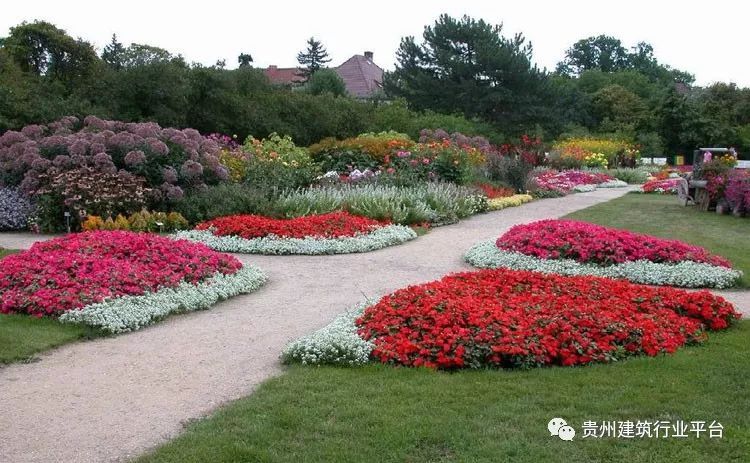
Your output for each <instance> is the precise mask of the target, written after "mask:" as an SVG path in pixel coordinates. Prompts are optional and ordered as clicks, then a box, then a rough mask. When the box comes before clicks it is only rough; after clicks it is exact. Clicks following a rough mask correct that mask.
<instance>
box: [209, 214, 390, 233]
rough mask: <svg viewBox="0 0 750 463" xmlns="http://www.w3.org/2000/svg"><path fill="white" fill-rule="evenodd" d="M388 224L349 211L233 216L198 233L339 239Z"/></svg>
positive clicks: (212, 221)
mask: <svg viewBox="0 0 750 463" xmlns="http://www.w3.org/2000/svg"><path fill="white" fill-rule="evenodd" d="M383 225H386V224H385V223H383V222H379V221H377V220H373V219H368V218H366V217H358V216H354V215H351V214H349V213H347V212H340V211H339V212H331V213H328V214H320V215H310V216H304V217H296V218H293V219H274V218H270V217H265V216H261V215H232V216H227V217H219V218H216V219H213V220H209V221H207V222H202V223H200V224H198V225H197V226H196V227H195V228H196V230H210V231H211V232H213V234H215V235H217V236H239V237H241V238H244V239H252V238H263V237H266V236H273V237H278V238H306V237H315V238H339V237H343V236H357V235H360V234H365V233H369V232H370V231H372V230H373V229H375V228H378V227H382V226H383Z"/></svg>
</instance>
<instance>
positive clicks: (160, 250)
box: [0, 231, 242, 316]
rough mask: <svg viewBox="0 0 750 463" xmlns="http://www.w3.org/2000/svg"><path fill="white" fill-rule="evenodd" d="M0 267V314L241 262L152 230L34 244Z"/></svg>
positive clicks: (35, 310)
mask: <svg viewBox="0 0 750 463" xmlns="http://www.w3.org/2000/svg"><path fill="white" fill-rule="evenodd" d="M2 263H3V265H2V268H0V296H1V300H2V302H0V312H1V313H27V314H31V315H36V316H43V315H56V314H59V313H62V312H65V311H69V310H73V309H77V308H81V307H84V306H86V305H88V304H92V303H95V302H100V301H102V300H104V299H105V298H111V297H118V296H123V295H140V294H143V293H146V292H153V291H156V290H158V289H159V288H161V287H175V286H177V285H179V284H180V283H181V282H183V281H187V282H190V283H197V282H200V281H202V280H204V279H206V278H209V277H211V276H213V275H214V274H216V273H217V272H218V273H223V274H233V273H235V272H237V270H239V269H240V268H242V264H241V263H240V262H239V261H238V260H237V259H235V258H234V257H232V256H229V255H227V254H221V253H218V252H215V251H212V250H210V249H208V248H207V247H206V246H204V245H201V244H195V243H191V242H188V241H174V240H171V239H168V238H163V237H160V236H156V235H152V234H140V233H130V232H123V231H97V232H88V233H79V234H74V235H68V236H65V237H62V238H56V239H53V240H50V241H45V242H41V243H36V244H35V245H34V246H32V247H31V249H29V250H28V251H24V252H22V253H20V254H15V255H12V256H9V257H6V258H5V259H3V261H2Z"/></svg>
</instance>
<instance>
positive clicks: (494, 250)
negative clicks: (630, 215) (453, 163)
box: [464, 241, 742, 288]
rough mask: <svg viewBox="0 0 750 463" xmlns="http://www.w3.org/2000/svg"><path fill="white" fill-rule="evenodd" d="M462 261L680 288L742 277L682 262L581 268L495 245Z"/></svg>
mask: <svg viewBox="0 0 750 463" xmlns="http://www.w3.org/2000/svg"><path fill="white" fill-rule="evenodd" d="M464 259H465V260H466V262H468V263H469V264H471V265H473V266H474V267H479V268H498V267H503V268H510V269H514V270H532V271H535V272H542V273H556V274H560V275H592V276H602V277H609V278H624V279H626V280H630V281H632V282H633V283H640V284H647V285H659V286H678V287H682V288H730V287H732V286H734V285H735V284H736V283H737V280H738V279H740V278H741V277H742V272H741V271H740V270H734V269H729V268H726V267H720V266H715V265H710V264H703V263H698V262H692V261H684V262H680V263H677V264H666V263H656V262H650V261H647V260H638V261H634V262H626V263H623V264H616V265H610V266H606V267H603V266H599V265H595V264H582V263H580V262H577V261H575V260H573V259H540V258H537V257H533V256H527V255H525V254H521V253H518V252H511V251H503V250H501V249H499V248H498V247H497V246H496V245H495V242H494V241H483V242H481V243H478V244H476V245H474V246H473V247H472V248H471V249H469V250H468V251H467V252H466V254H465V255H464Z"/></svg>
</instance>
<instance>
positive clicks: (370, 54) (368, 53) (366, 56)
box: [365, 51, 372, 61]
mask: <svg viewBox="0 0 750 463" xmlns="http://www.w3.org/2000/svg"><path fill="white" fill-rule="evenodd" d="M365 58H367V59H369V60H370V61H372V52H371V51H366V52H365Z"/></svg>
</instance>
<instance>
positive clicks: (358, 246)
mask: <svg viewBox="0 0 750 463" xmlns="http://www.w3.org/2000/svg"><path fill="white" fill-rule="evenodd" d="M171 237H172V238H174V239H186V240H190V241H196V242H199V243H203V244H205V245H206V246H208V247H209V248H211V249H214V250H216V251H221V252H236V253H243V254H304V255H319V254H349V253H356V252H369V251H375V250H377V249H382V248H386V247H388V246H394V245H397V244H401V243H405V242H406V241H410V240H413V239H414V238H416V237H417V233H416V232H415V231H414V230H412V229H411V228H409V227H405V226H403V225H386V226H384V227H379V228H376V229H374V230H373V231H371V232H370V233H366V234H362V235H357V236H345V237H340V238H315V237H306V238H279V237H275V236H268V237H263V238H253V239H245V238H241V237H239V236H216V235H214V234H213V233H211V232H210V231H208V230H189V231H181V232H177V233H175V234H173V235H171Z"/></svg>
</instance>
